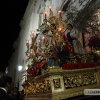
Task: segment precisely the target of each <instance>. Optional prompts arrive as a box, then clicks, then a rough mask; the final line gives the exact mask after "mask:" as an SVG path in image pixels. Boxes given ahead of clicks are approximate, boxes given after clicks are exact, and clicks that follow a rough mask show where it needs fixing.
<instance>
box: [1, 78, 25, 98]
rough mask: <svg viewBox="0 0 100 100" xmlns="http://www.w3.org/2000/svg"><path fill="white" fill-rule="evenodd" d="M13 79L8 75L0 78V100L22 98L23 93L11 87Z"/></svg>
mask: <svg viewBox="0 0 100 100" xmlns="http://www.w3.org/2000/svg"><path fill="white" fill-rule="evenodd" d="M12 84H13V81H12V78H11V77H10V76H2V77H1V78H0V100H23V96H24V95H23V94H22V93H21V92H19V91H18V88H17V87H13V85H12Z"/></svg>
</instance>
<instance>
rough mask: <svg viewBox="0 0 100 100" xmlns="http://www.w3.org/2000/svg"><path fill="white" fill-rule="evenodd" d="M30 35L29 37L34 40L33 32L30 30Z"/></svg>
mask: <svg viewBox="0 0 100 100" xmlns="http://www.w3.org/2000/svg"><path fill="white" fill-rule="evenodd" d="M30 37H31V39H32V40H34V32H31V35H30Z"/></svg>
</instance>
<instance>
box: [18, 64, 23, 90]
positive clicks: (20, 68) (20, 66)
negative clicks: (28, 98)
mask: <svg viewBox="0 0 100 100" xmlns="http://www.w3.org/2000/svg"><path fill="white" fill-rule="evenodd" d="M22 68H23V67H22V65H19V66H18V71H19V72H20V71H21V70H22ZM19 76H20V74H19V75H18V90H19Z"/></svg>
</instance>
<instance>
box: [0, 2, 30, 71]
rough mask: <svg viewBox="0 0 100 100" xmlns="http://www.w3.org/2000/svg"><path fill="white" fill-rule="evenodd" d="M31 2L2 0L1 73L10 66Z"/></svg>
mask: <svg viewBox="0 0 100 100" xmlns="http://www.w3.org/2000/svg"><path fill="white" fill-rule="evenodd" d="M28 1H29V0H0V71H4V70H5V68H6V67H8V66H9V64H8V61H9V59H10V57H11V55H12V53H13V52H14V48H13V43H14V41H15V40H16V39H17V38H18V35H19V32H20V25H19V24H20V21H21V19H22V17H23V15H24V13H25V10H26V7H27V5H28Z"/></svg>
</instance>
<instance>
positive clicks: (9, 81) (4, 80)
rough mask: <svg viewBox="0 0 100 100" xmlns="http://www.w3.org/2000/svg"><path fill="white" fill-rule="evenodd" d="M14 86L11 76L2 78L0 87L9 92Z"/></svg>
mask: <svg viewBox="0 0 100 100" xmlns="http://www.w3.org/2000/svg"><path fill="white" fill-rule="evenodd" d="M11 84H12V78H11V77H10V76H2V77H1V78H0V87H2V88H5V89H6V90H7V91H8V90H9V89H10V87H11Z"/></svg>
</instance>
